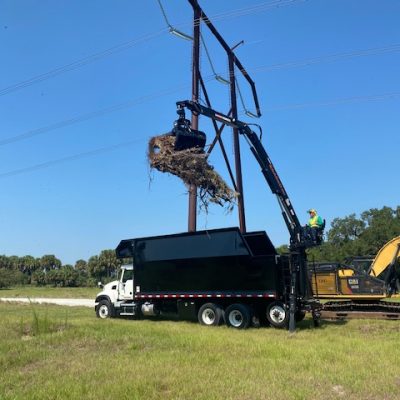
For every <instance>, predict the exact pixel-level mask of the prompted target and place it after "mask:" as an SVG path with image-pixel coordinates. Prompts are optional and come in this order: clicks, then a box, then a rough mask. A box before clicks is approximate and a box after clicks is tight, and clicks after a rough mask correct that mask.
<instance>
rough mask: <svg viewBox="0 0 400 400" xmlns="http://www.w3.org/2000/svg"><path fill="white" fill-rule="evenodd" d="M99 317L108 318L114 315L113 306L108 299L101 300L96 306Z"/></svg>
mask: <svg viewBox="0 0 400 400" xmlns="http://www.w3.org/2000/svg"><path fill="white" fill-rule="evenodd" d="M96 315H97V318H101V319H106V318H111V317H112V316H113V308H112V305H111V303H110V302H109V301H108V300H101V301H100V302H99V304H98V305H97V307H96Z"/></svg>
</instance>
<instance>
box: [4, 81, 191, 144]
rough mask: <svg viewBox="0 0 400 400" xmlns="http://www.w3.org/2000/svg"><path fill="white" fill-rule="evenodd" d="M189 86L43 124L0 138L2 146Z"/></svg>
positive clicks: (185, 86) (132, 105)
mask: <svg viewBox="0 0 400 400" xmlns="http://www.w3.org/2000/svg"><path fill="white" fill-rule="evenodd" d="M187 87H190V84H184V85H181V86H178V87H175V88H170V89H166V90H163V91H160V92H156V93H152V94H150V95H146V96H142V97H140V98H138V99H134V100H130V101H126V102H124V103H120V104H116V105H114V106H111V107H107V108H103V109H101V110H97V111H92V112H89V113H86V114H81V115H78V116H76V117H73V118H69V119H65V120H63V121H59V122H55V123H54V124H50V125H47V126H43V127H41V128H37V129H32V130H29V131H27V132H24V133H21V134H19V135H16V136H10V137H8V138H6V139H3V140H0V146H4V145H6V144H10V143H15V142H18V141H21V140H24V139H28V138H31V137H33V136H37V135H40V134H42V133H46V132H50V131H54V130H56V129H60V128H64V127H65V126H68V125H73V124H76V123H79V122H83V121H87V120H89V119H93V118H97V117H101V116H103V115H106V114H110V113H113V112H116V111H120V110H123V109H125V108H130V107H134V106H137V105H139V104H142V103H145V102H146V101H150V100H153V99H155V98H158V97H162V96H166V95H168V94H172V93H176V92H178V91H180V90H182V89H186V88H187Z"/></svg>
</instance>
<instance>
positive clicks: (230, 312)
mask: <svg viewBox="0 0 400 400" xmlns="http://www.w3.org/2000/svg"><path fill="white" fill-rule="evenodd" d="M251 317H252V313H251V309H250V307H248V306H246V305H244V304H232V305H230V306H229V307H228V308H227V309H226V310H225V321H226V324H227V325H228V327H230V328H236V329H247V328H248V327H249V325H250V322H251Z"/></svg>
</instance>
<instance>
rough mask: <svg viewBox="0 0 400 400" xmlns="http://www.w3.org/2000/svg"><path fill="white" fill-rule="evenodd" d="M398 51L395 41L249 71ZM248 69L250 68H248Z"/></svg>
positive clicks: (272, 69)
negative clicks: (390, 43)
mask: <svg viewBox="0 0 400 400" xmlns="http://www.w3.org/2000/svg"><path fill="white" fill-rule="evenodd" d="M397 51H400V44H399V43H396V44H393V45H389V46H382V47H373V48H370V49H365V50H356V51H351V52H345V53H336V54H328V55H326V56H320V57H314V58H308V59H305V60H298V61H290V62H287V63H280V64H273V65H261V66H259V67H255V68H251V71H253V72H258V71H274V70H277V69H283V68H294V67H303V66H309V65H314V64H320V63H324V62H334V61H338V60H343V59H348V58H354V57H364V56H371V55H376V54H386V53H393V52H397ZM249 70H250V68H249Z"/></svg>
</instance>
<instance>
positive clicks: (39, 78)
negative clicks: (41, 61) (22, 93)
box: [0, 29, 166, 96]
mask: <svg viewBox="0 0 400 400" xmlns="http://www.w3.org/2000/svg"><path fill="white" fill-rule="evenodd" d="M165 32H166V29H162V30H160V31H158V32H155V33H151V34H147V35H144V36H142V37H140V38H137V39H133V40H130V41H128V42H125V43H122V44H119V45H116V46H113V47H110V48H108V49H106V50H103V51H100V52H98V53H94V54H92V55H90V56H87V57H85V58H81V59H79V60H76V61H73V62H71V63H69V64H66V65H64V66H61V67H58V68H55V69H53V70H51V71H48V72H45V73H43V74H40V75H37V76H34V77H32V78H30V79H27V80H25V81H22V82H19V83H16V84H14V85H10V86H7V87H5V88H3V89H1V90H0V96H4V95H6V94H8V93H11V92H14V91H16V90H18V89H23V88H25V87H27V86H30V85H33V84H35V83H38V82H42V81H44V80H46V79H49V78H53V77H54V76H57V75H60V74H63V73H65V72H68V71H72V70H74V69H76V68H79V67H82V66H84V65H87V64H89V63H92V62H94V61H98V60H100V59H102V58H105V57H108V56H110V55H112V54H115V53H118V52H120V51H123V50H126V49H129V48H131V47H133V46H136V45H137V44H139V43H143V42H146V41H149V40H151V39H153V38H155V37H157V36H160V35H161V34H163V33H165Z"/></svg>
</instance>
